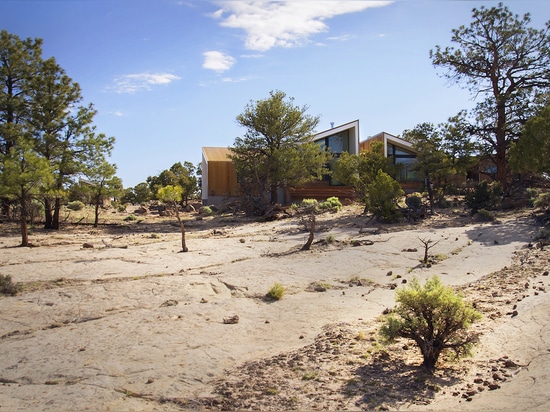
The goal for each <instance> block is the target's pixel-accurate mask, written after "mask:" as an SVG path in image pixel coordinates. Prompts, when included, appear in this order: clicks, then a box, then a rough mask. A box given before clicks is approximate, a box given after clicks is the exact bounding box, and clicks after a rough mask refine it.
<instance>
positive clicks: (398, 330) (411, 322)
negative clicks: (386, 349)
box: [380, 276, 481, 369]
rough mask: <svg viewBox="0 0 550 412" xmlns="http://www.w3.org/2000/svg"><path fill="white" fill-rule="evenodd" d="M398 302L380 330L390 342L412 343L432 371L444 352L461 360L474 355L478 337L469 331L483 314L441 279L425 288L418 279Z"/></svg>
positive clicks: (397, 294)
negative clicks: (401, 339)
mask: <svg viewBox="0 0 550 412" xmlns="http://www.w3.org/2000/svg"><path fill="white" fill-rule="evenodd" d="M396 302H397V306H396V307H395V308H394V310H393V311H392V312H391V313H390V314H389V315H388V316H387V317H386V320H385V323H384V325H383V326H382V327H381V329H380V333H381V335H382V337H383V338H384V339H385V340H386V341H387V342H393V341H394V340H395V339H396V338H399V337H401V338H407V339H412V340H413V341H415V343H416V344H417V345H418V346H419V348H420V351H421V353H422V356H423V358H424V362H423V365H424V366H425V367H426V368H428V369H433V368H435V365H436V363H437V361H438V359H439V356H440V354H441V353H442V352H443V351H447V350H450V351H453V352H454V355H455V356H456V357H457V358H460V357H462V356H467V355H469V354H470V352H471V349H472V346H473V344H474V343H475V342H476V336H475V335H474V334H469V333H468V332H467V331H468V329H469V327H470V325H471V324H472V323H473V322H475V321H477V320H479V319H481V314H480V313H479V312H477V311H476V310H475V309H474V308H473V307H472V305H470V304H469V303H467V302H466V301H464V299H463V297H462V296H461V295H459V294H457V293H455V292H454V291H453V289H452V288H450V287H448V286H444V285H443V284H442V283H441V281H440V279H439V278H438V277H437V276H434V277H432V278H431V279H429V280H428V281H427V282H426V283H425V285H424V286H421V285H420V283H419V282H418V280H417V279H416V278H414V279H413V280H412V281H411V282H409V284H408V286H406V287H404V288H403V289H399V290H398V291H397V292H396Z"/></svg>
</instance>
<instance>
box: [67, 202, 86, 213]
mask: <svg viewBox="0 0 550 412" xmlns="http://www.w3.org/2000/svg"><path fill="white" fill-rule="evenodd" d="M85 207H86V205H85V204H84V203H82V202H81V201H80V200H75V201H74V202H69V203H68V204H67V209H70V210H73V211H75V212H76V211H78V210H82V209H84V208H85Z"/></svg>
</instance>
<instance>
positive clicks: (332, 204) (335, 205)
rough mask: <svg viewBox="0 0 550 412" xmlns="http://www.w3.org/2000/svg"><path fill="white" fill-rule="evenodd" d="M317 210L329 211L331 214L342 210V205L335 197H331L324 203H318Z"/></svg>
mask: <svg viewBox="0 0 550 412" xmlns="http://www.w3.org/2000/svg"><path fill="white" fill-rule="evenodd" d="M319 208H320V209H322V210H330V211H331V212H338V211H339V210H340V209H342V203H341V202H340V200H339V199H338V198H337V197H336V196H332V197H329V198H328V199H327V200H325V201H324V202H321V203H319Z"/></svg>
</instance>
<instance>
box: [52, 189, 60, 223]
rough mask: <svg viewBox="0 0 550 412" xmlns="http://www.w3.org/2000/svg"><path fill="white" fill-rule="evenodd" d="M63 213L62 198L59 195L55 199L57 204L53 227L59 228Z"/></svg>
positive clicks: (54, 209) (54, 211) (54, 210)
mask: <svg viewBox="0 0 550 412" xmlns="http://www.w3.org/2000/svg"><path fill="white" fill-rule="evenodd" d="M60 214H61V199H60V198H59V197H57V198H56V199H55V205H54V208H53V220H52V229H54V230H59V215H60Z"/></svg>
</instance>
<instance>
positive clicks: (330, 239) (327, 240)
mask: <svg viewBox="0 0 550 412" xmlns="http://www.w3.org/2000/svg"><path fill="white" fill-rule="evenodd" d="M334 241H336V237H335V236H334V235H332V234H331V235H327V237H326V238H325V242H326V243H334Z"/></svg>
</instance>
